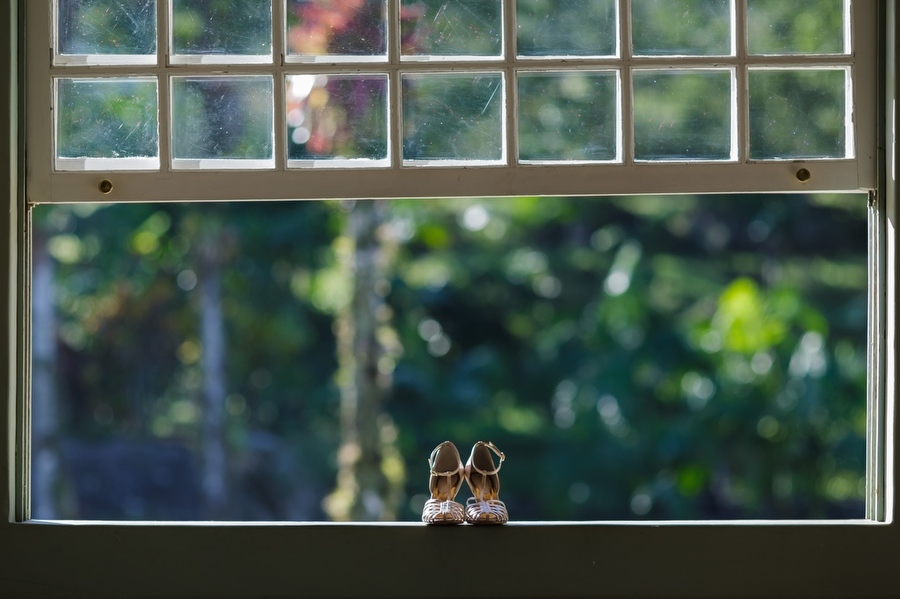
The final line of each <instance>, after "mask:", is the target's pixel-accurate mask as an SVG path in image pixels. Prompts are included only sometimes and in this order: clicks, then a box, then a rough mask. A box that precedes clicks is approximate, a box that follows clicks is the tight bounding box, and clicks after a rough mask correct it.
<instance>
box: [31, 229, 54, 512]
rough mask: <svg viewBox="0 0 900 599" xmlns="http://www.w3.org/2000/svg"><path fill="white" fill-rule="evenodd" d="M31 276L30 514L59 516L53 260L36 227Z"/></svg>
mask: <svg viewBox="0 0 900 599" xmlns="http://www.w3.org/2000/svg"><path fill="white" fill-rule="evenodd" d="M32 252H33V253H32V258H33V263H32V280H31V285H32V287H31V293H32V303H31V316H32V318H31V320H32V327H31V357H32V382H31V514H32V517H34V518H40V519H44V520H52V519H55V518H58V517H59V511H58V509H57V508H58V506H57V502H56V500H55V499H56V498H55V495H54V487H55V486H56V481H57V478H58V477H59V472H60V466H59V462H60V456H59V413H58V411H59V403H58V399H57V391H56V377H57V359H56V315H55V313H54V309H53V273H54V270H55V269H54V267H53V260H52V259H51V258H50V255H49V254H48V253H47V240H46V235H45V234H43V233H41V232H38V231H35V232H34V240H33V245H32Z"/></svg>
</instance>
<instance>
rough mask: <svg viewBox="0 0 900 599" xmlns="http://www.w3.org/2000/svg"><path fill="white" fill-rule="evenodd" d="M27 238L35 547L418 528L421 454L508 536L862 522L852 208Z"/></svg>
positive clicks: (628, 211)
mask: <svg viewBox="0 0 900 599" xmlns="http://www.w3.org/2000/svg"><path fill="white" fill-rule="evenodd" d="M33 222H34V242H33V252H34V255H33V260H32V284H33V293H32V301H33V304H32V311H33V314H34V316H35V317H34V319H33V325H32V329H31V330H32V335H33V354H32V356H33V363H32V369H33V381H34V383H33V397H34V400H33V401H34V403H33V407H34V410H33V426H34V428H33V431H32V432H33V435H34V436H33V444H32V446H33V452H32V456H33V458H34V459H33V462H32V463H33V466H34V468H35V470H34V475H33V477H32V481H33V485H32V500H33V504H34V511H33V514H34V516H35V517H37V518H47V517H50V518H53V517H57V518H88V519H97V518H112V519H117V518H123V519H155V518H160V519H170V518H171V519H199V520H203V519H250V520H336V519H349V520H365V519H382V520H395V519H396V520H402V521H418V520H419V517H420V515H421V509H422V504H423V502H424V500H425V498H426V497H427V496H428V465H427V462H426V459H427V457H428V455H429V453H430V452H431V450H432V449H433V448H434V447H435V445H437V444H438V443H440V442H441V441H444V440H445V439H450V440H452V441H453V442H454V443H456V444H457V446H458V448H459V451H460V452H461V453H462V458H463V460H464V461H465V460H466V457H467V456H468V454H469V452H470V448H471V447H472V444H473V443H474V442H475V441H477V440H491V441H493V442H494V443H495V444H496V445H497V446H498V447H499V448H500V449H502V450H503V451H504V452H505V454H506V458H507V459H506V461H505V462H504V464H503V467H502V470H501V471H500V473H499V476H500V480H501V491H500V498H501V500H503V501H504V502H505V503H506V504H507V507H508V508H509V513H510V516H511V518H512V520H513V521H521V520H554V519H559V520H592V519H598V520H616V519H632V520H633V519H707V518H709V519H722V518H862V517H863V515H864V504H865V502H864V484H863V479H864V476H865V429H866V400H865V397H866V380H867V377H866V301H867V299H866V298H867V291H866V272H867V264H868V260H867V255H866V248H867V226H866V197H865V195H863V194H855V195H816V196H800V195H792V196H775V195H763V196H737V197H735V196H682V197H677V196H667V197H647V196H637V197H627V198H509V199H484V198H474V199H468V200H446V201H445V200H427V201H390V202H379V203H373V202H272V203H256V204H249V203H232V204H221V205H220V204H203V205H181V204H156V205H153V204H128V205H115V206H97V205H59V206H49V205H39V206H36V207H35V208H34V211H33ZM352 273H356V275H355V276H354V275H353V274H352ZM354 331H355V333H354ZM354 334H356V335H359V336H358V337H354V336H353V335H354ZM363 347H364V348H366V350H365V351H362V350H355V349H354V348H363ZM356 402H358V403H356ZM354 406H357V409H358V411H353V409H354ZM354 434H356V435H357V436H356V437H353V435H354ZM353 439H356V440H358V441H359V443H361V444H362V445H359V444H354V443H353V441H352V440H353ZM341 448H343V451H342V450H341ZM357 457H358V458H359V459H356V458H357ZM536 470H537V471H539V472H540V473H541V474H540V482H539V483H538V484H536V482H535V472H536ZM204 481H206V482H205V483H204ZM464 487H465V485H464ZM469 495H470V493H469V490H468V489H467V488H464V489H463V490H461V491H460V493H459V495H458V496H457V499H459V500H461V501H462V502H465V500H466V498H467V497H469Z"/></svg>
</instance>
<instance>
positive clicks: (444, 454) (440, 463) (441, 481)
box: [422, 441, 466, 524]
mask: <svg viewBox="0 0 900 599" xmlns="http://www.w3.org/2000/svg"><path fill="white" fill-rule="evenodd" d="M428 466H429V467H430V468H431V476H430V477H429V478H428V490H429V491H431V499H429V500H428V501H426V502H425V507H424V508H422V522H424V523H425V524H462V523H463V522H464V521H465V519H466V516H465V513H464V511H463V506H462V505H461V504H459V503H457V502H456V501H454V498H455V497H456V494H457V493H458V492H459V488H460V487H461V486H462V482H463V479H464V478H465V470H464V469H463V465H462V460H461V459H460V457H459V451H457V449H456V446H455V445H454V444H453V443H451V442H450V441H444V442H443V443H441V444H440V445H438V446H437V447H435V448H434V451H432V452H431V457H430V458H428Z"/></svg>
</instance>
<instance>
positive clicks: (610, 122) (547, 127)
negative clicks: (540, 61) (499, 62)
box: [518, 71, 618, 160]
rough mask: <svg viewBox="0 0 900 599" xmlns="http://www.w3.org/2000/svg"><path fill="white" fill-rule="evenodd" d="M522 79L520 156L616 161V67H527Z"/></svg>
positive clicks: (520, 89) (520, 96)
mask: <svg viewBox="0 0 900 599" xmlns="http://www.w3.org/2000/svg"><path fill="white" fill-rule="evenodd" d="M518 81H519V98H518V102H519V104H518V110H519V158H520V159H521V160H615V159H616V154H617V148H618V143H617V139H616V131H617V126H616V124H617V121H618V119H617V113H616V106H617V87H618V78H617V76H616V73H615V72H611V71H607V72H600V73H598V72H590V71H567V72H534V73H529V72H523V73H519V75H518Z"/></svg>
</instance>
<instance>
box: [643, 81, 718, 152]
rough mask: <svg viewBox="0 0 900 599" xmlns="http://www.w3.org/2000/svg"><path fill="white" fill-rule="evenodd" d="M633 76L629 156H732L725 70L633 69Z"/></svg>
mask: <svg viewBox="0 0 900 599" xmlns="http://www.w3.org/2000/svg"><path fill="white" fill-rule="evenodd" d="M633 80H634V157H635V159H637V160H682V159H683V160H727V159H729V158H731V157H732V141H731V139H732V138H731V128H732V127H731V107H732V101H731V87H732V85H731V81H732V73H731V71H727V70H715V71H714V70H708V71H673V70H666V71H643V70H636V71H634V74H633Z"/></svg>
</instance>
